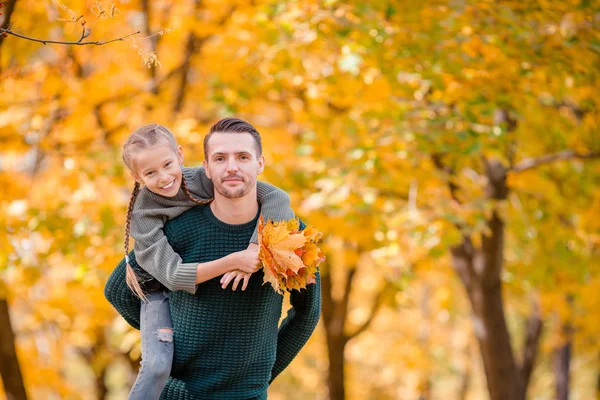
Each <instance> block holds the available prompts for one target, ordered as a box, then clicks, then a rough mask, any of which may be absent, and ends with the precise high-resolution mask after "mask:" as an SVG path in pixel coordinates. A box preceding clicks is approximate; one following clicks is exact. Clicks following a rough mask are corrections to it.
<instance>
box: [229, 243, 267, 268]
mask: <svg viewBox="0 0 600 400" xmlns="http://www.w3.org/2000/svg"><path fill="white" fill-rule="evenodd" d="M230 256H231V257H233V258H232V260H233V264H232V267H233V268H232V271H234V270H239V271H242V272H246V273H248V274H252V273H254V272H256V271H258V270H259V269H260V267H261V266H262V263H261V262H260V259H259V258H258V246H253V247H250V246H249V247H248V248H247V249H246V250H242V251H237V252H235V253H231V255H230Z"/></svg>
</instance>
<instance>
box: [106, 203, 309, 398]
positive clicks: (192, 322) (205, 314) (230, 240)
mask: <svg viewBox="0 0 600 400" xmlns="http://www.w3.org/2000/svg"><path fill="white" fill-rule="evenodd" d="M257 218H258V215H257V216H256V218H255V219H253V220H252V221H250V222H247V223H245V224H241V225H229V224H225V223H223V222H221V221H220V220H218V219H217V218H216V217H215V216H214V214H213V213H212V211H211V209H210V206H208V205H207V206H197V207H194V208H192V209H191V210H189V211H187V212H185V213H183V214H182V215H181V216H179V217H177V218H175V219H173V220H171V221H169V222H167V223H166V224H165V234H166V236H167V238H168V240H169V243H170V244H171V246H172V247H173V248H174V249H175V251H176V252H177V253H179V255H180V256H181V258H182V260H183V262H207V261H212V260H216V259H218V258H221V257H224V256H226V255H227V254H230V253H232V252H235V251H240V250H244V249H245V248H247V247H248V242H249V241H250V237H251V236H252V233H253V231H254V228H255V226H256V223H257ZM301 227H302V229H303V228H304V225H303V224H301ZM132 255H133V254H132ZM132 255H130V257H131V258H132V259H133V260H132V261H131V262H132V263H135V259H134V258H133V257H132ZM219 280H220V277H217V278H214V279H212V280H210V281H207V282H204V283H202V284H200V285H198V287H197V290H196V294H195V295H192V294H190V293H187V292H184V291H176V292H172V293H170V295H169V298H170V305H171V314H172V318H173V328H174V342H175V355H174V360H173V367H172V371H171V378H170V379H169V381H168V383H167V385H166V387H165V389H164V390H163V392H162V396H161V399H163V400H164V399H173V400H175V399H176V400H195V399H202V400H204V399H226V400H234V399H266V398H267V389H268V385H269V383H270V382H271V381H272V380H273V379H274V378H275V377H276V376H277V375H278V374H279V373H281V371H283V370H284V369H285V367H286V366H287V365H288V364H289V363H290V362H291V361H292V360H293V359H294V357H295V356H296V354H298V352H299V351H300V349H301V348H302V347H303V346H304V344H305V343H306V341H307V340H308V338H309V337H310V335H311V334H312V332H313V330H314V329H315V326H316V325H317V322H318V320H319V315H320V310H321V299H320V277H319V276H318V274H317V283H316V284H312V285H308V287H307V289H305V290H302V291H300V292H298V291H293V292H292V293H291V295H290V302H291V304H292V308H291V309H290V311H289V312H288V315H287V317H286V318H285V319H284V320H283V322H282V323H281V326H279V327H278V323H279V319H280V316H281V310H282V303H283V301H282V300H283V297H282V296H281V295H279V294H277V293H275V291H274V290H273V289H272V288H271V286H270V285H269V284H265V285H263V273H262V270H261V271H259V272H257V273H254V274H252V277H251V279H250V283H249V285H248V288H247V289H246V290H245V291H241V290H239V289H238V290H237V291H232V290H231V288H227V289H222V288H221V285H220V283H219ZM104 294H105V296H106V298H107V299H108V301H109V302H110V303H111V304H112V305H113V306H114V307H115V308H116V309H117V311H118V312H119V313H120V314H121V315H122V316H123V318H125V320H126V321H127V322H128V323H129V324H131V325H132V326H133V327H134V328H136V329H139V318H140V301H139V300H138V299H137V298H135V297H134V296H133V294H132V292H131V291H130V290H129V288H128V287H127V285H126V284H125V264H124V261H122V262H121V263H120V264H119V265H118V266H117V268H116V269H115V270H114V271H113V273H112V275H111V276H110V277H109V279H108V281H107V282H106V287H105V289H104Z"/></svg>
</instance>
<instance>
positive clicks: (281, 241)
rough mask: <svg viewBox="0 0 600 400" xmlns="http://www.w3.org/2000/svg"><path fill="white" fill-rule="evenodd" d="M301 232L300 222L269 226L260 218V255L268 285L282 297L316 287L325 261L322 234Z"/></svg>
mask: <svg viewBox="0 0 600 400" xmlns="http://www.w3.org/2000/svg"><path fill="white" fill-rule="evenodd" d="M299 229H300V222H299V221H298V219H296V218H293V219H291V220H289V221H282V222H272V221H268V222H266V223H265V221H264V219H263V217H262V216H261V217H260V221H259V224H258V237H259V240H258V242H259V254H258V255H259V258H260V259H261V261H262V263H263V271H264V282H265V283H266V282H269V283H270V284H271V286H272V287H273V289H274V290H275V291H276V292H278V293H283V292H284V291H286V290H287V291H290V290H293V289H296V290H300V289H302V288H305V287H306V285H307V284H310V283H315V282H316V276H315V273H316V272H317V266H318V265H319V264H320V263H321V262H323V261H324V260H325V257H324V256H323V253H322V252H321V250H320V249H319V247H318V246H317V242H318V241H319V240H320V239H321V237H322V233H321V232H319V231H317V230H316V229H315V228H313V227H307V228H306V229H304V230H303V231H300V230H299Z"/></svg>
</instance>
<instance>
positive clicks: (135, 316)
mask: <svg viewBox="0 0 600 400" xmlns="http://www.w3.org/2000/svg"><path fill="white" fill-rule="evenodd" d="M129 257H130V258H131V260H130V262H131V263H135V256H134V255H133V252H132V253H130V255H129ZM104 297H106V299H107V300H108V302H109V303H110V304H112V306H113V307H114V308H115V309H116V310H117V312H118V313H119V314H121V316H122V317H123V318H124V319H125V321H127V323H129V325H131V326H132V327H134V328H135V329H140V307H141V305H140V299H138V298H137V297H136V296H135V295H134V294H133V292H132V291H131V290H130V289H129V287H128V286H127V284H126V283H125V260H122V261H121V262H120V263H119V265H117V267H116V268H115V269H114V271H113V272H112V274H111V275H110V277H109V278H108V280H107V281H106V286H104Z"/></svg>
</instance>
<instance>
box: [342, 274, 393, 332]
mask: <svg viewBox="0 0 600 400" xmlns="http://www.w3.org/2000/svg"><path fill="white" fill-rule="evenodd" d="M393 287H394V285H393V284H392V283H391V282H389V281H387V282H386V283H385V285H384V286H383V288H381V290H379V292H378V293H377V296H376V297H375V300H373V304H372V305H371V311H370V312H369V317H368V318H367V320H366V321H365V322H363V323H362V325H360V326H359V327H358V328H356V330H355V331H354V332H352V333H351V334H349V335H347V337H346V340H347V341H348V340H351V339H353V338H355V337H356V336H358V335H360V334H361V333H363V332H364V331H365V330H367V328H368V327H369V326H370V325H371V323H372V322H373V320H374V319H375V316H376V315H377V312H378V311H379V309H380V308H381V306H382V304H383V298H384V296H385V295H386V294H387V293H388V292H389V291H390V289H391V288H393Z"/></svg>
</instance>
